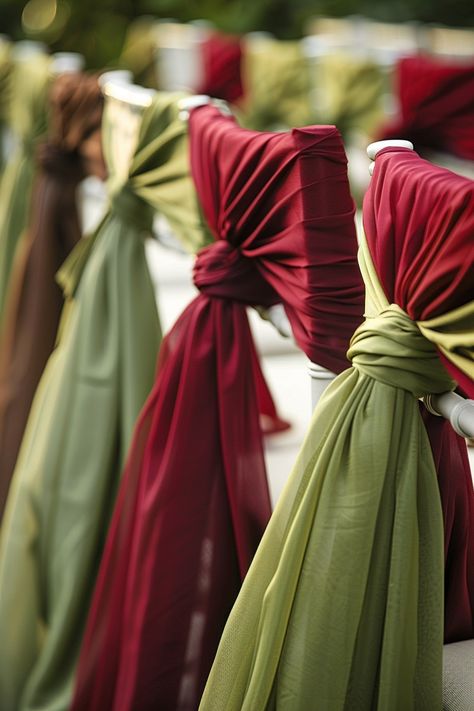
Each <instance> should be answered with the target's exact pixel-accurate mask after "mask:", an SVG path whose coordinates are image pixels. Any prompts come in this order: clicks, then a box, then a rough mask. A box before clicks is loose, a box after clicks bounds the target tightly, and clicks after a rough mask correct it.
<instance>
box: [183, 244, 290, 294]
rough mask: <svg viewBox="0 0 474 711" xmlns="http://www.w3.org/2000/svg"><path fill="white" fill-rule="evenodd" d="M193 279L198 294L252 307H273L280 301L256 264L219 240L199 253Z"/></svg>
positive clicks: (236, 249)
mask: <svg viewBox="0 0 474 711" xmlns="http://www.w3.org/2000/svg"><path fill="white" fill-rule="evenodd" d="M193 279H194V283H195V285H196V286H197V288H198V289H199V291H200V292H201V293H203V294H205V295H206V296H209V297H214V298H216V297H217V298H220V299H231V300H233V301H236V302H238V303H242V304H248V305H250V306H256V305H259V306H271V305H272V304H274V303H276V302H277V301H278V296H277V295H276V294H275V291H274V290H273V289H272V288H271V286H270V285H269V284H267V282H265V281H264V280H262V277H261V275H260V273H259V271H258V269H257V268H256V266H255V264H254V262H253V260H252V259H250V258H248V257H245V256H244V255H242V253H241V251H240V250H239V248H238V247H234V246H233V245H232V244H230V242H228V241H227V240H223V239H219V240H217V241H216V242H214V244H210V245H208V246H207V247H204V249H202V250H201V251H200V252H199V253H198V255H197V257H196V261H195V264H194V270H193Z"/></svg>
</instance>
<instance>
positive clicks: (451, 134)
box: [379, 56, 474, 160]
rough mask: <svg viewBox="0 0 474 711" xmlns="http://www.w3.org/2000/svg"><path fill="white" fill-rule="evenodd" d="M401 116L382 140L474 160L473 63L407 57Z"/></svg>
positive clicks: (399, 86) (401, 67) (399, 80)
mask: <svg viewBox="0 0 474 711" xmlns="http://www.w3.org/2000/svg"><path fill="white" fill-rule="evenodd" d="M396 93H397V96H398V100H399V103H400V106H399V114H400V115H399V116H398V117H397V118H396V119H395V120H394V122H393V123H392V124H389V125H388V126H386V127H385V128H384V129H383V130H382V132H381V135H380V136H379V138H400V137H402V138H406V139H408V140H410V141H413V143H414V145H415V146H417V147H419V148H429V149H431V150H438V151H445V152H447V153H452V154H454V155H456V156H459V157H460V158H466V159H468V160H474V130H473V126H474V63H472V62H471V63H470V64H467V65H466V64H460V63H459V62H458V63H456V62H453V61H446V60H441V59H433V58H431V57H422V56H419V57H407V58H405V59H402V60H400V62H399V64H398V66H397V72H396Z"/></svg>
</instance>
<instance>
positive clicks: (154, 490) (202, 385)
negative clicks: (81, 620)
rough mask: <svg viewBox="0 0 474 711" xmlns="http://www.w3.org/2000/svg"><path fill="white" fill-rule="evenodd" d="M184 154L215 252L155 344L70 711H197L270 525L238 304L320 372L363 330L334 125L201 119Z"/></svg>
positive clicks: (255, 380) (248, 345)
mask: <svg viewBox="0 0 474 711" xmlns="http://www.w3.org/2000/svg"><path fill="white" fill-rule="evenodd" d="M190 151H191V166H192V174H193V178H194V181H195V185H196V189H197V193H198V196H199V200H200V203H201V206H202V210H203V213H204V215H205V218H206V220H207V223H208V225H209V227H210V228H211V230H212V232H213V234H214V237H215V241H214V242H213V243H212V244H211V245H208V246H207V247H205V248H204V249H203V250H201V251H200V252H199V253H198V256H197V259H196V263H195V269H194V281H195V284H196V286H197V287H198V289H199V290H200V292H201V293H200V295H199V296H198V297H197V298H196V299H195V300H194V301H193V302H192V303H191V304H190V305H189V306H188V307H187V309H186V310H185V311H184V313H183V314H182V315H181V316H180V318H179V319H178V321H177V322H176V324H175V326H174V327H173V328H172V330H171V331H170V333H169V334H168V335H167V336H166V338H165V339H164V342H163V346H162V349H161V352H160V358H159V363H158V370H157V378H156V382H155V386H154V388H153V391H152V393H151V395H150V397H149V399H148V401H147V404H146V406H145V408H144V410H143V412H142V415H141V418H140V421H139V423H138V425H137V428H136V430H135V435H134V443H133V445H132V448H131V453H130V456H129V458H128V462H127V466H126V470H125V474H124V478H123V480H122V485H121V489H120V493H119V497H118V501H117V507H116V509H115V512H114V516H113V520H112V524H111V529H110V531H109V537H108V540H107V544H106V548H105V553H104V557H103V560H102V563H101V568H100V572H99V577H98V582H97V586H96V589H95V594H94V600H93V604H92V607H91V612H90V615H89V619H88V624H87V631H86V635H85V638H84V644H83V647H82V651H81V658H80V664H79V672H78V678H77V683H76V690H75V696H74V702H73V704H72V708H73V709H74V710H75V711H79V709H84V708H87V709H89V710H90V711H92V710H93V709H97V710H99V709H104V708H107V709H110V711H112V710H113V711H119V710H120V711H125V710H126V709H129V710H130V711H131V709H141V711H146V709H156V708H160V709H162V711H168V710H169V711H178V710H179V711H185V710H186V711H189V710H192V709H196V708H197V706H198V704H199V699H200V696H201V693H202V689H203V687H204V684H205V680H206V677H207V674H208V671H209V668H210V665H211V663H212V659H213V656H214V653H215V650H216V648H217V644H218V641H219V637H220V634H221V631H222V629H223V626H224V623H225V620H226V617H227V614H228V612H229V611H230V608H231V606H232V604H233V601H234V600H235V597H236V595H237V593H238V591H239V588H240V584H241V581H242V579H243V577H244V575H245V573H246V571H247V569H248V566H249V565H250V562H251V560H252V556H253V554H254V552H255V550H256V548H257V545H258V543H259V540H260V537H261V535H262V533H263V530H264V528H265V526H266V524H267V521H268V518H269V516H270V501H269V496H268V487H267V479H266V473H265V465H264V458H263V446H262V431H261V426H260V422H259V411H260V412H262V410H263V404H262V403H263V399H264V398H265V400H268V391H266V387H265V381H264V379H263V376H262V373H261V370H260V366H259V362H258V358H257V355H256V352H255V347H254V345H253V342H252V338H251V334H250V329H249V324H248V320H247V315H246V305H247V304H248V305H251V304H259V305H263V306H269V305H271V304H273V303H276V302H278V301H281V302H283V304H284V306H285V309H286V311H287V314H288V317H289V319H290V322H291V324H292V326H293V330H294V334H295V339H296V341H297V342H298V344H299V345H300V346H301V347H302V348H303V349H304V350H305V352H306V353H307V354H308V356H310V357H311V358H313V359H314V360H315V361H316V362H318V363H321V364H323V365H325V366H326V367H328V368H331V369H333V370H341V369H343V368H344V365H345V352H346V349H347V345H348V341H349V334H351V333H352V332H353V330H354V328H355V327H356V326H357V324H358V323H359V322H360V320H361V317H362V309H363V304H362V300H363V293H362V292H363V289H362V280H361V277H360V273H359V271H358V268H357V263H356V248H357V244H356V236H355V228H354V219H353V218H354V206H353V202H352V199H351V197H350V193H349V188H348V182H347V164H346V158H345V154H344V149H343V146H342V142H341V139H340V135H339V133H338V132H337V130H336V129H335V128H334V127H332V126H330V127H309V128H307V129H296V130H294V131H292V132H290V133H281V134H272V133H264V134H260V133H257V132H253V131H246V130H244V129H241V128H240V127H238V126H237V125H236V123H235V121H234V119H232V118H230V117H228V116H223V115H221V114H220V112H219V111H218V110H217V109H215V108H214V107H209V106H208V107H202V108H198V109H195V110H194V111H193V112H192V113H191V116H190ZM343 277H344V278H343ZM266 393H267V394H266ZM274 416H275V415H274V414H273V417H274ZM216 708H219V707H216ZM220 708H225V705H224V706H221V707H220Z"/></svg>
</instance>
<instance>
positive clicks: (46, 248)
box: [0, 74, 105, 519]
mask: <svg viewBox="0 0 474 711" xmlns="http://www.w3.org/2000/svg"><path fill="white" fill-rule="evenodd" d="M49 103H50V106H49V113H50V118H49V131H48V133H49V136H48V140H47V142H45V143H43V144H40V146H39V147H38V152H37V158H36V164H37V175H36V178H35V182H34V185H33V194H32V200H31V212H30V218H29V225H28V229H27V230H26V232H25V234H24V236H23V238H21V240H20V243H19V247H18V252H17V256H16V260H15V262H14V264H13V267H12V274H11V278H10V287H9V290H8V294H7V298H6V305H5V319H4V324H3V328H2V333H1V335H0V519H1V516H2V514H3V509H4V505H5V501H6V496H7V493H8V488H9V483H10V479H11V476H12V474H13V469H14V466H15V462H16V458H17V455H18V450H19V448H20V444H21V439H22V436H23V432H24V429H25V426H26V421H27V418H28V413H29V410H30V407H31V403H32V400H33V396H34V393H35V390H36V387H37V385H38V382H39V379H40V377H41V374H42V372H43V370H44V367H45V365H46V361H47V359H48V357H49V355H50V354H51V352H52V350H53V347H54V344H55V341H56V335H57V329H58V324H59V318H60V315H61V310H62V306H63V293H62V290H61V288H60V286H59V284H57V283H56V281H55V275H56V272H57V271H58V270H59V268H60V266H61V265H62V263H63V262H64V260H65V259H66V257H67V256H68V254H69V253H70V251H71V249H72V248H73V247H74V246H75V244H76V243H77V242H78V241H79V239H80V237H81V228H80V224H79V216H78V210H77V204H76V200H77V196H76V191H77V187H78V185H79V182H80V181H81V180H82V179H83V178H84V177H85V175H86V164H85V161H84V159H83V155H82V149H83V142H85V141H88V140H89V139H90V135H91V134H95V135H96V141H98V142H99V143H100V123H101V118H102V95H101V93H100V89H99V85H98V83H97V79H96V78H94V77H92V76H90V77H89V76H86V75H81V74H65V75H62V76H60V77H58V78H57V79H56V80H55V82H54V84H53V85H52V87H51V90H50V102H49ZM104 170H105V167H104V168H103V171H102V172H104Z"/></svg>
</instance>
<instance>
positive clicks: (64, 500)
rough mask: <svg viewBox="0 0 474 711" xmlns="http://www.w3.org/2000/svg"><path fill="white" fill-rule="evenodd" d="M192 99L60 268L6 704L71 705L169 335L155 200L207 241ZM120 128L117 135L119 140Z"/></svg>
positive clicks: (157, 126) (29, 470)
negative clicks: (131, 458)
mask: <svg viewBox="0 0 474 711" xmlns="http://www.w3.org/2000/svg"><path fill="white" fill-rule="evenodd" d="M180 98H182V96H181V95H174V94H171V95H169V94H159V95H157V96H156V97H155V98H154V100H153V102H152V104H151V106H150V107H148V108H147V109H146V110H145V112H144V113H143V116H142V119H141V123H140V132H139V136H138V142H137V146H136V149H135V152H134V155H133V156H132V158H131V164H130V167H129V170H128V175H127V176H126V177H125V178H124V180H125V182H121V183H120V182H118V180H117V174H116V173H115V172H114V169H115V163H114V160H115V151H113V150H112V151H109V148H112V149H113V145H114V143H113V141H112V139H111V136H110V135H109V133H110V132H111V128H112V125H113V124H112V119H113V116H112V115H111V113H110V112H107V111H106V112H105V113H104V125H103V133H104V150H105V153H106V156H105V157H106V161H107V165H108V169H109V171H111V176H110V181H111V183H110V184H111V185H113V186H114V192H113V194H111V203H110V209H109V211H108V213H107V215H106V216H105V218H104V220H103V221H102V223H101V225H100V226H99V228H98V230H97V232H96V233H95V234H94V235H93V236H92V237H90V238H87V239H84V240H81V241H80V242H79V243H78V245H77V247H76V249H75V250H74V251H73V252H72V253H71V255H70V256H69V258H68V262H67V264H66V265H65V266H64V267H63V269H62V270H61V281H62V283H63V284H64V288H65V290H66V292H67V294H68V297H69V303H68V305H67V315H66V316H65V317H64V318H65V319H66V320H65V322H63V323H62V324H61V336H60V341H59V345H58V347H57V348H56V349H55V351H54V352H53V354H52V356H51V358H50V359H49V361H48V364H47V366H46V370H45V372H44V374H43V377H42V379H41V382H40V384H39V387H38V390H37V392H36V396H35V399H34V402H33V406H32V410H31V413H30V417H29V420H28V424H27V428H26V432H25V436H24V439H23V442H22V446H21V450H20V454H19V458H18V462H17V466H16V468H15V472H14V476H13V480H12V485H11V489H10V493H9V497H8V501H7V506H6V510H5V516H4V520H3V525H2V531H1V538H0V629H1V630H2V639H3V644H2V645H1V648H0V708H2V710H3V709H5V711H7V709H8V710H10V709H11V710H12V711H13V710H15V711H26V710H28V711H32V710H33V709H35V711H36V710H38V711H39V709H41V710H42V711H45V709H47V710H48V711H57V710H59V709H66V708H68V706H69V703H70V700H71V694H72V684H73V678H74V674H75V668H76V661H77V656H78V652H79V646H80V642H81V638H82V633H83V626H84V623H85V620H86V616H87V612H88V608H89V603H90V596H91V593H92V590H93V587H94V581H95V576H96V571H97V568H98V564H99V561H100V558H101V553H102V547H103V543H104V540H105V537H106V532H107V528H108V523H109V519H110V514H111V511H112V510H113V506H114V500H115V495H116V491H117V488H118V485H119V480H120V476H121V473H122V470H123V466H124V462H125V458H126V454H127V451H128V448H129V445H130V442H131V435H132V432H133V428H134V425H135V422H136V420H137V417H138V415H139V413H140V410H141V408H142V407H143V404H144V402H145V400H146V397H147V395H148V394H149V392H150V389H151V387H152V385H153V377H154V371H155V367H156V357H157V350H158V347H159V344H160V339H161V332H160V325H159V321H158V315H157V310H156V302H155V295H154V288H153V285H152V282H151V279H150V276H149V273H148V267H147V262H146V258H145V251H144V241H145V239H146V238H147V236H149V235H150V234H151V229H152V220H153V214H154V211H155V210H156V209H160V210H161V212H162V213H163V214H164V215H165V216H166V217H167V218H168V220H169V222H170V223H171V224H172V225H173V227H174V228H175V229H176V233H177V234H178V235H180V236H181V237H182V240H183V242H184V243H185V244H189V243H192V244H199V242H200V244H201V245H202V244H205V242H206V234H207V233H206V232H205V231H204V230H203V229H202V228H201V224H202V220H201V217H200V214H199V211H198V208H197V199H196V195H195V190H194V187H193V184H192V180H191V176H190V172H189V161H188V157H187V147H188V137H187V126H186V125H185V124H184V123H183V122H182V121H181V119H180V118H179V113H180V110H179V107H178V100H179V99H180ZM117 138H118V136H116V139H117Z"/></svg>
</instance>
